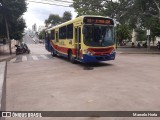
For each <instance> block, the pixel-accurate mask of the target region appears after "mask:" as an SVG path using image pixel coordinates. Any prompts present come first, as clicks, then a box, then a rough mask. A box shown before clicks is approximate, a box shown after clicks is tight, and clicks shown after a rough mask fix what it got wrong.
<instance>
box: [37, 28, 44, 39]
mask: <svg viewBox="0 0 160 120" xmlns="http://www.w3.org/2000/svg"><path fill="white" fill-rule="evenodd" d="M38 38H39V39H44V38H45V30H42V31H41V32H40V33H39V35H38Z"/></svg>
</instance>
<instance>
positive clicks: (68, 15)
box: [62, 11, 72, 22]
mask: <svg viewBox="0 0 160 120" xmlns="http://www.w3.org/2000/svg"><path fill="white" fill-rule="evenodd" d="M71 19H72V14H71V13H70V12H68V11H65V12H64V13H63V17H62V22H66V21H69V20H71Z"/></svg>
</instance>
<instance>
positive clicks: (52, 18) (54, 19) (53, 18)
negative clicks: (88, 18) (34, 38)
mask: <svg viewBox="0 0 160 120" xmlns="http://www.w3.org/2000/svg"><path fill="white" fill-rule="evenodd" d="M71 19H72V14H71V13H70V12H68V11H65V12H64V13H63V16H62V17H60V16H59V15H57V14H50V15H49V17H48V19H46V20H45V25H46V26H49V25H50V24H51V25H53V26H55V25H57V24H60V23H62V22H66V21H68V20H71Z"/></svg>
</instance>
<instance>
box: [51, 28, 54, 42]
mask: <svg viewBox="0 0 160 120" xmlns="http://www.w3.org/2000/svg"><path fill="white" fill-rule="evenodd" d="M51 39H52V40H55V30H52V31H51Z"/></svg>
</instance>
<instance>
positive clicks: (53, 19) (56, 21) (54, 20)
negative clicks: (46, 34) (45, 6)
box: [45, 14, 61, 25]
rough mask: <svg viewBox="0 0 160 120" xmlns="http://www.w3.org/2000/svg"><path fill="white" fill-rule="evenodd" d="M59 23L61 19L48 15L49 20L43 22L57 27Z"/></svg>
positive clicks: (57, 16)
mask: <svg viewBox="0 0 160 120" xmlns="http://www.w3.org/2000/svg"><path fill="white" fill-rule="evenodd" d="M59 23H61V17H60V16H59V15H55V14H50V15H49V18H48V19H47V20H45V24H46V25H48V24H52V25H57V24H59Z"/></svg>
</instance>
